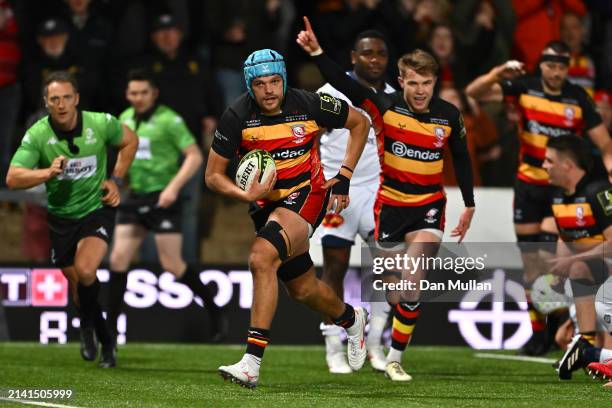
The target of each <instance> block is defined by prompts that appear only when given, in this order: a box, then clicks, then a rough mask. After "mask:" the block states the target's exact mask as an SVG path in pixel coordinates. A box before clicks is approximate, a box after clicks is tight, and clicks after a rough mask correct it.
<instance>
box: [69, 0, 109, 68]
mask: <svg viewBox="0 0 612 408" xmlns="http://www.w3.org/2000/svg"><path fill="white" fill-rule="evenodd" d="M66 3H67V4H68V16H67V17H68V18H67V21H70V23H71V24H70V41H71V43H72V44H71V45H72V46H73V47H74V49H75V50H76V52H77V53H78V58H79V60H80V62H81V63H83V64H93V65H97V64H104V63H106V61H107V60H108V53H109V47H110V44H111V41H112V38H113V26H112V23H111V22H110V21H109V20H107V19H106V17H104V16H103V15H100V14H99V13H96V12H95V9H93V8H92V7H91V0H66Z"/></svg>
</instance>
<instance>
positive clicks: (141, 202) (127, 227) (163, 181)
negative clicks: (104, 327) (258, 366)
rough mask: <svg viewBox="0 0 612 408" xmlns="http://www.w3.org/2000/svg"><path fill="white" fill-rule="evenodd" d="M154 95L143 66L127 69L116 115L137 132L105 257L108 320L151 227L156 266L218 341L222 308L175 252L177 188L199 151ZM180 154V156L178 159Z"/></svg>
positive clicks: (223, 328)
mask: <svg viewBox="0 0 612 408" xmlns="http://www.w3.org/2000/svg"><path fill="white" fill-rule="evenodd" d="M158 96H159V90H158V88H157V86H156V84H155V82H154V80H153V78H152V76H151V75H150V74H149V73H148V72H147V71H144V70H135V71H132V72H130V74H129V77H128V85H127V90H126V98H127V100H128V101H129V103H130V105H131V107H130V108H128V109H127V110H126V111H124V112H123V113H122V114H121V116H120V118H119V119H120V120H121V122H122V123H123V124H124V125H126V126H127V127H129V128H130V129H132V130H133V131H134V132H136V134H137V135H138V152H137V153H136V158H135V160H134V162H133V163H132V166H131V167H130V170H129V173H128V175H129V184H130V186H129V187H130V194H129V197H128V199H127V200H126V202H125V204H124V205H122V206H121V208H120V209H119V215H118V217H117V230H116V233H115V243H114V245H113V250H112V252H111V257H110V263H111V274H110V290H109V299H108V319H109V324H110V327H111V328H113V329H116V327H117V318H118V316H119V314H120V313H121V307H122V305H123V296H124V293H125V289H126V287H127V273H126V272H127V271H128V269H129V266H130V262H131V260H132V258H133V257H134V254H135V253H136V251H138V249H139V248H140V245H141V244H142V241H143V239H144V238H145V236H146V234H147V232H149V231H151V232H153V234H154V237H155V243H156V246H157V253H158V254H159V262H160V264H161V266H162V268H163V269H164V270H166V271H168V272H170V273H172V274H173V275H174V276H175V278H176V279H177V280H178V281H179V282H181V283H183V284H185V285H187V286H188V287H189V288H190V289H191V290H192V292H193V293H194V294H196V295H198V296H199V297H200V298H201V299H202V301H203V302H204V306H205V308H206V311H207V312H208V315H209V317H210V321H211V333H212V340H213V341H220V340H221V339H222V338H223V337H224V336H225V335H226V333H227V326H228V325H227V321H226V319H225V316H224V313H222V311H221V309H220V308H219V307H218V306H217V305H216V304H215V303H214V301H213V293H211V291H210V288H209V287H208V286H204V285H203V284H202V281H201V280H200V277H199V273H198V272H197V271H196V270H195V269H194V268H192V267H191V266H190V265H187V264H186V263H185V260H184V259H183V257H182V255H181V253H182V251H181V247H182V244H183V236H182V234H181V203H180V202H179V201H180V200H179V199H178V198H179V193H180V190H181V188H183V186H184V185H185V183H187V182H188V181H189V179H190V178H191V177H193V175H194V174H195V173H196V171H197V170H198V168H199V167H200V166H201V165H202V161H203V160H202V154H201V153H200V149H199V148H198V145H197V143H196V140H195V138H194V137H193V135H192V134H191V132H190V131H189V129H188V128H187V126H186V125H185V122H184V121H183V119H182V118H181V116H179V115H178V114H177V113H176V112H175V111H173V110H172V109H170V108H169V107H167V106H165V105H161V104H158V103H157V98H158ZM181 155H183V156H184V160H183V161H182V164H180V165H179V159H180V157H181Z"/></svg>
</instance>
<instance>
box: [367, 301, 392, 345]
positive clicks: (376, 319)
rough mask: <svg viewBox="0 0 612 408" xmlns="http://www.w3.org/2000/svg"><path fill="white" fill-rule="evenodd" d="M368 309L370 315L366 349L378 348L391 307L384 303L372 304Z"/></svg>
mask: <svg viewBox="0 0 612 408" xmlns="http://www.w3.org/2000/svg"><path fill="white" fill-rule="evenodd" d="M370 308H371V310H372V315H371V317H370V331H369V332H368V340H367V343H368V347H369V348H373V347H380V346H381V338H382V334H383V331H384V330H385V325H386V324H387V319H388V317H389V310H390V309H391V306H390V305H389V304H388V303H384V302H372V303H370Z"/></svg>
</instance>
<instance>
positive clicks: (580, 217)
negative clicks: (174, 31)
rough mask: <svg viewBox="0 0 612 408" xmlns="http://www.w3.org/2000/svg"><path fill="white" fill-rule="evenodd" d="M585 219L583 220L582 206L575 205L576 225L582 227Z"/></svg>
mask: <svg viewBox="0 0 612 408" xmlns="http://www.w3.org/2000/svg"><path fill="white" fill-rule="evenodd" d="M585 224H586V221H584V208H582V207H576V225H577V226H579V227H584V225H585Z"/></svg>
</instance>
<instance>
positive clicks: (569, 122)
mask: <svg viewBox="0 0 612 408" xmlns="http://www.w3.org/2000/svg"><path fill="white" fill-rule="evenodd" d="M563 114H564V115H565V122H564V123H565V125H566V126H573V125H574V117H575V116H576V115H575V113H574V109H572V108H571V107H569V106H567V107H566V108H565V109H564V110H563Z"/></svg>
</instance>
